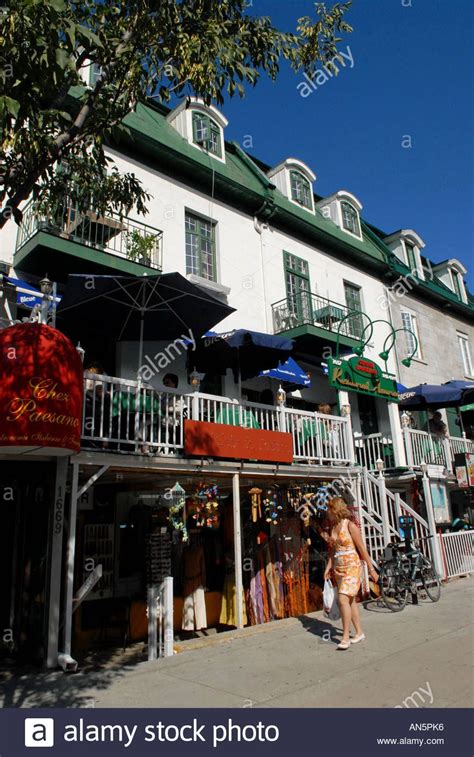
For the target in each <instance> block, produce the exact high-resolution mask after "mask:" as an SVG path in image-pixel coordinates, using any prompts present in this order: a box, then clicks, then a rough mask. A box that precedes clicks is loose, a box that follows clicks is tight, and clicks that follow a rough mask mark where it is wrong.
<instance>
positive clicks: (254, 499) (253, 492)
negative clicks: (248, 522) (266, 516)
mask: <svg viewBox="0 0 474 757" xmlns="http://www.w3.org/2000/svg"><path fill="white" fill-rule="evenodd" d="M249 494H250V501H251V503H252V521H253V522H254V523H256V522H257V520H259V519H260V518H261V517H262V490H261V489H258V488H257V487H256V486H254V487H253V489H250V491H249Z"/></svg>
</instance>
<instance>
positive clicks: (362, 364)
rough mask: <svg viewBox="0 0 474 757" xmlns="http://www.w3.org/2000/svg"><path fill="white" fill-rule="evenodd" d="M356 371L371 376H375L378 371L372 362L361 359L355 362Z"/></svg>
mask: <svg viewBox="0 0 474 757" xmlns="http://www.w3.org/2000/svg"><path fill="white" fill-rule="evenodd" d="M356 371H359V372H360V373H370V374H371V375H372V376H377V374H378V372H379V369H378V368H377V366H376V365H375V363H374V362H373V361H372V360H365V359H363V358H361V359H360V360H359V361H358V362H357V365H356Z"/></svg>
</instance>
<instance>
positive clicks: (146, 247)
mask: <svg viewBox="0 0 474 757" xmlns="http://www.w3.org/2000/svg"><path fill="white" fill-rule="evenodd" d="M155 246H156V238H155V235H154V234H143V233H141V232H140V231H139V230H138V229H133V230H132V231H128V232H127V258H128V259H129V260H133V261H134V262H135V263H141V264H142V265H150V263H151V260H152V254H153V251H154V249H155Z"/></svg>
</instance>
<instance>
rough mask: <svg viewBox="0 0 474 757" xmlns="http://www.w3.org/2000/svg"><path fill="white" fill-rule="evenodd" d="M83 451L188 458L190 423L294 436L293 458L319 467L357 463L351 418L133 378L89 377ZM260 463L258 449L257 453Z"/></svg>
mask: <svg viewBox="0 0 474 757" xmlns="http://www.w3.org/2000/svg"><path fill="white" fill-rule="evenodd" d="M84 390H85V391H84V409H83V422H82V445H83V448H94V449H96V450H103V451H107V452H118V453H120V452H122V453H129V454H145V453H148V454H156V455H169V454H173V455H183V454H184V421H185V420H186V419H192V420H197V421H205V422H207V423H218V424H226V425H229V426H240V427H243V428H254V429H261V430H265V431H277V432H278V431H280V432H286V433H290V434H291V435H292V438H293V458H294V461H295V462H298V463H305V462H306V463H309V464H313V465H317V464H319V465H321V464H329V465H347V464H349V463H350V462H351V459H350V449H351V445H350V444H349V439H348V433H349V424H348V422H347V419H346V418H339V417H338V416H335V415H322V414H321V413H317V412H303V411H300V410H293V409H290V408H285V407H283V408H282V407H273V406H270V405H261V404H259V403H256V402H243V401H242V402H239V401H238V400H231V399H229V398H227V397H218V396H216V395H211V394H202V393H199V392H196V393H191V394H180V393H179V392H170V391H168V390H167V391H157V390H155V389H153V388H152V387H150V386H148V385H146V384H143V383H140V384H139V383H138V382H137V381H130V380H127V379H119V378H112V377H110V376H103V375H98V374H94V373H87V372H86V373H85V386H84ZM255 457H256V458H257V459H258V449H256V450H255Z"/></svg>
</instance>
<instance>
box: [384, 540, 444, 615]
mask: <svg viewBox="0 0 474 757" xmlns="http://www.w3.org/2000/svg"><path fill="white" fill-rule="evenodd" d="M427 538H428V539H431V538H432V537H430V536H428V537H427ZM385 553H386V555H387V557H386V559H384V560H383V561H381V564H380V572H379V587H380V595H381V598H382V601H383V603H384V605H385V606H386V607H387V608H388V609H389V610H391V611H392V612H400V611H401V610H403V609H404V608H405V606H406V603H407V600H408V594H409V593H411V594H418V589H419V581H420V580H421V584H422V586H423V588H424V590H425V592H426V594H427V595H428V597H429V598H430V599H431V601H432V602H437V601H438V600H439V598H440V596H441V582H440V580H439V578H438V575H437V573H436V571H435V569H434V566H433V564H432V563H431V561H430V560H428V558H427V557H425V555H424V554H423V553H422V552H420V550H419V549H416V548H415V549H410V550H409V551H408V552H405V551H404V549H403V545H401V544H396V543H390V544H388V545H387V547H386V548H385Z"/></svg>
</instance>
